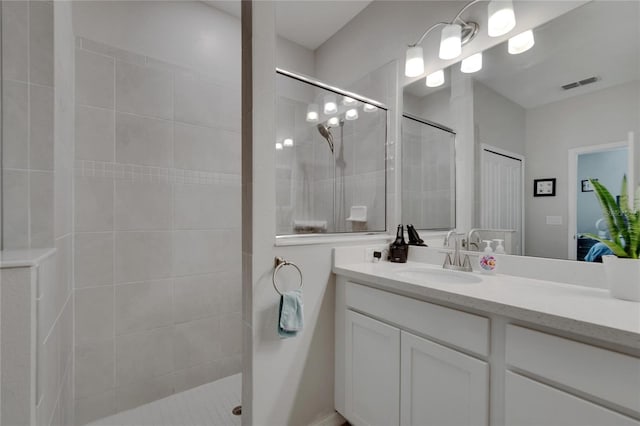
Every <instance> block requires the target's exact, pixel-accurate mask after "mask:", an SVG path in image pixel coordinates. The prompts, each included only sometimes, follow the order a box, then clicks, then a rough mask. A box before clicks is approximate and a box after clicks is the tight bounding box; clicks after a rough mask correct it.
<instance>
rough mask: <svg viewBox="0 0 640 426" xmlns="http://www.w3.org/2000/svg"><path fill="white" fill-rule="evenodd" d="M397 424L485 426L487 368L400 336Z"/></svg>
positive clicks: (425, 342)
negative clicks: (399, 413) (398, 412)
mask: <svg viewBox="0 0 640 426" xmlns="http://www.w3.org/2000/svg"><path fill="white" fill-rule="evenodd" d="M401 354H402V363H401V365H402V367H401V373H400V376H401V380H400V383H401V385H400V386H401V390H400V392H401V393H400V395H401V396H400V405H401V424H402V425H403V426H409V425H414V426H447V425H451V426H465V425H468V426H482V425H487V424H488V418H489V413H488V407H489V366H488V364H487V363H486V362H484V361H480V360H478V359H475V358H472V357H470V356H467V355H465V354H463V353H461V352H458V351H455V350H452V349H449V348H446V347H444V346H441V345H439V344H437V343H434V342H431V341H429V340H426V339H422V338H420V337H417V336H414V335H413V334H409V333H405V332H404V331H403V332H402V333H401Z"/></svg>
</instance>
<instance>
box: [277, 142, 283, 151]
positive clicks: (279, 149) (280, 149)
mask: <svg viewBox="0 0 640 426" xmlns="http://www.w3.org/2000/svg"><path fill="white" fill-rule="evenodd" d="M276 150H277V151H282V144H281V143H280V142H276Z"/></svg>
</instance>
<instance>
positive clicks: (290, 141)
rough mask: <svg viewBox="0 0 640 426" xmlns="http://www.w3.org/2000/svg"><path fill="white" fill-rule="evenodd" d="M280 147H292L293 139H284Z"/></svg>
mask: <svg viewBox="0 0 640 426" xmlns="http://www.w3.org/2000/svg"><path fill="white" fill-rule="evenodd" d="M282 145H284V146H293V139H291V138H286V139H285V140H283V141H282Z"/></svg>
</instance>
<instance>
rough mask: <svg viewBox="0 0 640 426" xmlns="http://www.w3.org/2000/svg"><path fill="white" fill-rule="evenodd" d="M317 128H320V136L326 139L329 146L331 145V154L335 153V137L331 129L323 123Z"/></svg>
mask: <svg viewBox="0 0 640 426" xmlns="http://www.w3.org/2000/svg"><path fill="white" fill-rule="evenodd" d="M317 127H318V132H320V135H322V137H323V138H325V140H326V141H327V144H329V149H330V150H331V153H333V135H332V134H331V129H330V128H329V127H327V126H325V125H324V124H322V123H319V124H318V126H317Z"/></svg>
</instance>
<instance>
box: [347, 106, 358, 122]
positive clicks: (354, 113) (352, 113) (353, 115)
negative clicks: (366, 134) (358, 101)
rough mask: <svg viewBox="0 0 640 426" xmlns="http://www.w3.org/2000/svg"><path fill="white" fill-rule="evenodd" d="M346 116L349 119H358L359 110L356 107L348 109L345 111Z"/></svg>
mask: <svg viewBox="0 0 640 426" xmlns="http://www.w3.org/2000/svg"><path fill="white" fill-rule="evenodd" d="M344 118H345V119H347V120H357V119H358V110H357V109H356V108H351V109H348V110H347V112H345V113H344Z"/></svg>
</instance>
